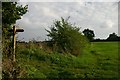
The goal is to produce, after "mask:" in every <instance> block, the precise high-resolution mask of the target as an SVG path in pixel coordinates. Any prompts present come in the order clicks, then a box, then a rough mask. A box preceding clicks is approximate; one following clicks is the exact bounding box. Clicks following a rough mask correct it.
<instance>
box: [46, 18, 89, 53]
mask: <svg viewBox="0 0 120 80" xmlns="http://www.w3.org/2000/svg"><path fill="white" fill-rule="evenodd" d="M79 30H80V28H78V27H76V26H74V25H72V24H71V23H69V22H68V19H67V20H65V19H63V18H61V21H55V23H54V25H53V26H52V27H51V29H50V31H49V30H47V32H48V33H49V34H48V35H47V36H49V37H51V39H50V41H51V42H52V46H53V50H55V51H58V52H62V53H71V54H73V55H79V54H80V53H81V52H82V51H83V48H84V47H85V46H86V43H87V40H86V38H85V36H84V35H83V34H82V33H81V32H80V31H79Z"/></svg>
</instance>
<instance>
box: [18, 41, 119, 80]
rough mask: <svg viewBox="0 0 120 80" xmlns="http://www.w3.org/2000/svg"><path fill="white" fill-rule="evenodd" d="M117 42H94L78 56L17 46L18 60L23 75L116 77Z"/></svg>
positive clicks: (50, 77) (31, 76) (34, 76)
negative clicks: (18, 47)
mask: <svg viewBox="0 0 120 80" xmlns="http://www.w3.org/2000/svg"><path fill="white" fill-rule="evenodd" d="M118 48H119V47H118V42H93V43H91V46H90V47H88V48H86V49H85V51H84V52H83V53H82V54H81V55H79V56H77V57H76V56H73V55H70V54H62V53H57V52H51V53H49V52H47V51H46V50H42V49H40V48H34V47H32V48H29V49H28V48H20V49H18V52H17V61H18V63H19V65H20V66H22V68H23V69H25V70H24V72H25V73H26V74H25V75H24V76H23V78H47V79H52V78H61V79H64V78H100V79H101V78H113V79H115V78H118V65H119V64H118V63H120V61H119V59H118Z"/></svg>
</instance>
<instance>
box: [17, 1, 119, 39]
mask: <svg viewBox="0 0 120 80" xmlns="http://www.w3.org/2000/svg"><path fill="white" fill-rule="evenodd" d="M25 4H28V5H29V12H28V13H27V14H25V15H24V16H23V18H22V19H21V20H19V21H17V24H19V26H20V27H22V28H24V29H25V32H24V33H20V34H19V36H20V37H19V38H22V37H24V38H26V39H25V40H29V39H30V38H36V37H38V36H41V37H40V40H44V39H46V38H47V36H46V34H47V32H46V31H45V29H49V27H50V26H51V25H52V24H53V21H54V20H55V19H60V17H64V18H67V17H68V16H70V20H69V21H70V22H71V23H75V24H76V25H78V27H82V28H81V30H83V29H85V28H90V29H93V30H94V31H95V32H96V37H100V38H106V36H107V35H108V34H109V33H111V32H117V30H116V29H117V27H118V26H117V25H116V24H118V23H117V18H118V16H117V4H116V5H115V4H114V5H113V3H102V2H94V3H91V4H86V5H85V3H76V2H73V3H72V2H71V3H67V2H60V3H58V2H54V3H52V2H51V3H49V2H46V3H41V2H39V3H36V2H33V3H29V2H28V3H25ZM110 24H111V25H110ZM102 31H103V32H102ZM101 32H102V34H101Z"/></svg>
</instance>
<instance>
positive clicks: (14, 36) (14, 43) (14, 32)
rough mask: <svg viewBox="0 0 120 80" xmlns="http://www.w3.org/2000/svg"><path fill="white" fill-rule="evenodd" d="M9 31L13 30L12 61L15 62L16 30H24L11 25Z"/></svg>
mask: <svg viewBox="0 0 120 80" xmlns="http://www.w3.org/2000/svg"><path fill="white" fill-rule="evenodd" d="M9 31H10V32H13V62H16V60H15V48H16V32H24V30H23V29H16V26H13V29H11V30H9Z"/></svg>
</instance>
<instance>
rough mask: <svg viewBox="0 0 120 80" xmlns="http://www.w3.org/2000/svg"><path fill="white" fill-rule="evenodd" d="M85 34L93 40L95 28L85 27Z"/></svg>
mask: <svg viewBox="0 0 120 80" xmlns="http://www.w3.org/2000/svg"><path fill="white" fill-rule="evenodd" d="M83 34H84V35H85V36H86V37H87V38H88V40H89V41H93V39H94V37H95V34H94V31H93V30H90V29H84V31H83Z"/></svg>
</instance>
